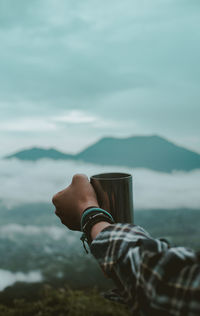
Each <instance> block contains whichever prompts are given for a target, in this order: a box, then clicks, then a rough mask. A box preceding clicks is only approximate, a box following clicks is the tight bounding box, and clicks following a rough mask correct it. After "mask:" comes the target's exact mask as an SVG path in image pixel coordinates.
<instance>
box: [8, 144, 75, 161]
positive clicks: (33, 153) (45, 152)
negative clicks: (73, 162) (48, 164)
mask: <svg viewBox="0 0 200 316" xmlns="http://www.w3.org/2000/svg"><path fill="white" fill-rule="evenodd" d="M5 158H7V159H10V158H18V159H20V160H32V161H36V160H39V159H42V158H49V159H54V160H58V159H62V160H65V159H72V158H73V155H69V154H65V153H62V152H60V151H58V150H56V149H53V148H49V149H44V148H38V147H33V148H30V149H25V150H22V151H19V152H16V153H14V154H12V155H9V156H6V157H5Z"/></svg>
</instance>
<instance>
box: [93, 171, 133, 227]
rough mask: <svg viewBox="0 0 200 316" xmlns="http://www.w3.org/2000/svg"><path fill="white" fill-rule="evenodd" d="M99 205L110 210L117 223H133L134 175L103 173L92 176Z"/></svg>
mask: <svg viewBox="0 0 200 316" xmlns="http://www.w3.org/2000/svg"><path fill="white" fill-rule="evenodd" d="M90 183H91V184H92V186H93V188H94V190H95V192H96V195H97V199H98V203H99V206H100V207H101V208H103V209H105V210H106V211H108V212H110V213H111V215H112V216H113V218H114V220H115V222H116V223H132V224H133V190H132V176H131V175H130V174H127V173H101V174H97V175H94V176H92V177H91V178H90Z"/></svg>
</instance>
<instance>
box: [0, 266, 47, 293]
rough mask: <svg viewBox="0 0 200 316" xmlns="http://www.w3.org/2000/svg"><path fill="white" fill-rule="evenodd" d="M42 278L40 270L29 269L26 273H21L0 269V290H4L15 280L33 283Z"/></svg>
mask: <svg viewBox="0 0 200 316" xmlns="http://www.w3.org/2000/svg"><path fill="white" fill-rule="evenodd" d="M42 279H43V277H42V274H41V273H40V271H30V272H28V273H23V272H11V271H8V270H2V269H0V280H1V282H0V291H2V290H4V289H5V288H6V287H7V286H10V285H12V284H14V283H15V282H27V283H34V282H40V281H42Z"/></svg>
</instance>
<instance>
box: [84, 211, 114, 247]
mask: <svg viewBox="0 0 200 316" xmlns="http://www.w3.org/2000/svg"><path fill="white" fill-rule="evenodd" d="M102 221H106V222H108V223H110V224H114V219H113V217H112V215H111V214H110V213H108V212H107V211H105V210H103V209H101V208H97V207H91V208H87V209H86V210H85V211H84V212H83V214H82V218H81V230H82V232H83V234H82V236H81V238H80V239H81V241H82V242H83V247H84V249H85V251H86V253H88V250H87V248H86V246H85V241H87V243H88V245H90V243H91V242H92V238H91V236H90V232H91V229H92V227H93V226H94V225H95V224H97V223H99V222H102Z"/></svg>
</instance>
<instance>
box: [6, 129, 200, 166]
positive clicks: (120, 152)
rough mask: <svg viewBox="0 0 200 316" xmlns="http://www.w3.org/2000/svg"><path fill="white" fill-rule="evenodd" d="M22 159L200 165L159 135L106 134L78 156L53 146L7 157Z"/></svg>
mask: <svg viewBox="0 0 200 316" xmlns="http://www.w3.org/2000/svg"><path fill="white" fill-rule="evenodd" d="M13 157H15V158H18V159H21V160H38V159H41V158H49V159H55V160H57V159H63V160H66V159H73V160H81V161H84V162H91V163H94V164H101V165H115V166H124V167H125V166H127V167H132V168H147V169H152V170H157V171H163V172H172V171H173V170H183V171H190V170H193V169H198V168H200V155H199V154H197V153H195V152H193V151H191V150H188V149H186V148H183V147H180V146H177V145H175V144H174V143H172V142H170V141H168V140H166V139H164V138H162V137H160V136H156V135H153V136H134V137H129V138H123V139H120V138H113V137H106V138H102V139H100V140H99V141H98V142H96V143H95V144H93V145H91V146H89V147H88V148H86V149H85V150H83V151H81V152H80V153H78V154H77V155H69V154H65V153H61V152H59V151H57V150H55V149H41V148H31V149H27V150H24V151H20V152H17V153H15V154H13V155H10V156H7V157H6V158H13Z"/></svg>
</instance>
